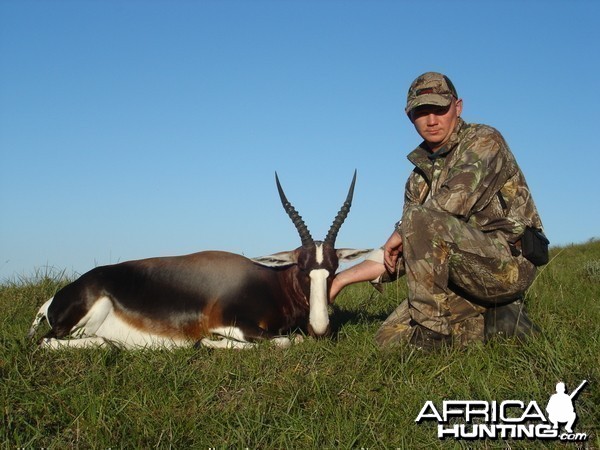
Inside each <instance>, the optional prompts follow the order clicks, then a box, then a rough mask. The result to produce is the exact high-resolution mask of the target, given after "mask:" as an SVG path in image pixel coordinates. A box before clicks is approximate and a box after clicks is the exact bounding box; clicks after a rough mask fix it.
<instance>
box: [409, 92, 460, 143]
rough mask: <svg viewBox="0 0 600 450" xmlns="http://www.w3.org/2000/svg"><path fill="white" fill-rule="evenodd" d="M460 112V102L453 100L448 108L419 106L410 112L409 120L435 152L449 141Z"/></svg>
mask: <svg viewBox="0 0 600 450" xmlns="http://www.w3.org/2000/svg"><path fill="white" fill-rule="evenodd" d="M461 112H462V100H460V99H459V100H456V99H453V100H452V103H450V105H449V106H433V105H423V106H419V107H417V108H415V109H413V110H412V111H411V112H410V120H411V121H412V123H413V125H414V126H415V129H416V130H417V133H419V135H420V136H421V137H422V138H423V139H424V140H425V142H427V144H428V145H429V148H430V149H431V151H436V150H438V149H440V148H442V147H443V146H444V145H445V144H446V142H448V139H450V135H451V134H452V132H453V131H454V128H455V127H456V123H457V121H458V117H459V116H460V113H461Z"/></svg>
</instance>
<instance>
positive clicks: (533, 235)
mask: <svg viewBox="0 0 600 450" xmlns="http://www.w3.org/2000/svg"><path fill="white" fill-rule="evenodd" d="M548 245H550V241H549V240H548V238H547V237H546V236H545V235H544V233H543V232H542V230H540V229H538V228H532V227H527V228H526V229H525V233H524V234H523V237H521V252H522V253H523V256H524V257H525V258H527V259H528V260H529V261H531V263H532V264H534V265H536V266H543V265H544V264H548Z"/></svg>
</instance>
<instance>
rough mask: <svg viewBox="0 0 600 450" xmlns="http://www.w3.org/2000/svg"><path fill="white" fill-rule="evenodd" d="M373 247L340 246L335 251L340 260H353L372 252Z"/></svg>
mask: <svg viewBox="0 0 600 450" xmlns="http://www.w3.org/2000/svg"><path fill="white" fill-rule="evenodd" d="M372 251H373V249H372V248H365V249H356V248H338V249H337V250H336V251H335V252H336V253H337V256H338V259H339V260H340V262H346V261H352V260H353V259H357V258H360V257H361V256H364V255H366V254H367V253H370V252H372Z"/></svg>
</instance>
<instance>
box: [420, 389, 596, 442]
mask: <svg viewBox="0 0 600 450" xmlns="http://www.w3.org/2000/svg"><path fill="white" fill-rule="evenodd" d="M586 383H587V380H583V381H582V382H581V384H580V385H579V386H578V387H577V388H576V389H575V390H573V391H572V392H571V393H570V394H567V393H566V387H565V383H563V382H560V383H558V384H557V385H556V393H555V394H552V395H551V396H550V399H549V400H548V404H547V406H546V411H545V412H546V413H544V411H543V410H542V408H540V406H539V405H538V403H537V402H536V401H535V400H531V401H529V402H524V401H521V400H504V401H495V400H494V401H487V400H444V401H443V402H442V405H441V406H436V405H435V404H434V403H433V402H432V401H431V400H428V401H426V402H425V404H424V405H423V407H422V408H421V411H420V412H419V414H418V416H417V418H416V419H415V422H416V423H418V424H420V423H422V422H425V421H432V422H436V423H437V436H438V438H440V439H452V438H453V439H468V440H472V439H530V440H534V439H544V440H548V439H560V440H561V441H585V440H587V438H588V436H587V434H586V433H574V432H573V425H574V424H575V421H576V420H577V414H576V412H575V408H574V406H573V400H574V399H575V397H576V396H577V395H578V394H579V392H580V391H581V389H582V388H583V387H584V386H585V385H586ZM560 424H564V432H561V430H560V428H561V426H560Z"/></svg>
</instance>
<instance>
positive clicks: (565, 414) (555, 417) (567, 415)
mask: <svg viewBox="0 0 600 450" xmlns="http://www.w3.org/2000/svg"><path fill="white" fill-rule="evenodd" d="M586 383H587V380H583V381H582V382H581V384H580V385H579V386H578V387H577V389H575V390H574V391H573V392H571V394H566V393H565V383H563V382H560V383H558V384H557V385H556V394H553V395H552V396H551V397H550V400H548V406H546V412H547V413H548V419H549V420H550V422H552V425H553V426H552V429H554V430H558V428H559V427H558V424H559V423H566V425H565V431H566V432H567V433H573V424H574V423H575V420H577V414H575V408H574V407H573V399H574V398H575V396H576V395H577V394H579V391H580V390H581V388H582V387H583V386H584V385H585V384H586Z"/></svg>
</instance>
